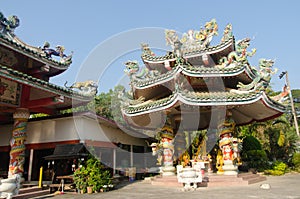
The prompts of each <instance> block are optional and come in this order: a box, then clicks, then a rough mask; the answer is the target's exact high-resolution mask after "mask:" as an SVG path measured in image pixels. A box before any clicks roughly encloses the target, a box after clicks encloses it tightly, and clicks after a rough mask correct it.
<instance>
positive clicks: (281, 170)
mask: <svg viewBox="0 0 300 199" xmlns="http://www.w3.org/2000/svg"><path fill="white" fill-rule="evenodd" d="M286 169H287V165H286V164H285V163H284V162H281V161H276V162H275V163H274V164H273V166H272V169H269V170H265V171H264V173H265V174H266V175H275V176H279V175H283V174H285V171H286Z"/></svg>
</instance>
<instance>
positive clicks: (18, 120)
mask: <svg viewBox="0 0 300 199" xmlns="http://www.w3.org/2000/svg"><path fill="white" fill-rule="evenodd" d="M29 116H30V113H29V111H28V109H24V108H18V109H17V110H16V111H15V113H14V114H13V118H14V126H13V131H12V138H11V140H10V146H11V150H10V153H9V154H10V161H9V170H8V177H12V176H13V175H14V174H20V175H21V176H23V173H24V168H23V166H24V162H25V149H26V147H25V140H26V127H27V120H28V118H29Z"/></svg>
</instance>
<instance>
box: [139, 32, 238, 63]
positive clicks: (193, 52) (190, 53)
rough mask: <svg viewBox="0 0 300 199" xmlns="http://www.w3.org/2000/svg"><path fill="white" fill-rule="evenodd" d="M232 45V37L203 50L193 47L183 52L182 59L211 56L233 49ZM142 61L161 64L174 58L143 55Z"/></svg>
mask: <svg viewBox="0 0 300 199" xmlns="http://www.w3.org/2000/svg"><path fill="white" fill-rule="evenodd" d="M233 45H234V37H231V38H230V39H228V40H227V41H224V42H223V43H220V44H218V45H216V46H208V47H206V48H203V47H201V46H195V47H193V48H190V49H189V50H183V57H184V58H187V59H189V58H192V57H198V56H202V55H203V54H207V55H211V54H215V53H218V52H220V51H223V50H225V49H227V48H230V47H233ZM142 60H143V61H144V63H145V64H163V63H164V62H165V61H166V60H168V61H174V60H175V57H174V55H173V54H169V55H164V56H152V55H149V54H143V55H142Z"/></svg>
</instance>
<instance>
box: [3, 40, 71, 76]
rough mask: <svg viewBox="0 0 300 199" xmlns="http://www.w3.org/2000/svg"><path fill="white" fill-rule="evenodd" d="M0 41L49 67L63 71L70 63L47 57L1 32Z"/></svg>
mask: <svg viewBox="0 0 300 199" xmlns="http://www.w3.org/2000/svg"><path fill="white" fill-rule="evenodd" d="M0 41H1V45H3V46H5V47H7V48H9V49H11V50H13V51H16V52H18V53H20V54H23V55H25V56H27V57H30V58H31V59H34V60H36V61H38V62H41V63H44V64H47V65H48V66H50V67H53V68H55V69H57V70H62V71H65V70H66V69H68V67H69V66H70V64H71V63H68V64H66V63H62V62H59V61H56V60H54V59H52V58H47V57H46V56H45V55H43V54H41V53H40V52H37V51H36V50H33V49H31V48H29V47H27V46H25V45H23V44H21V43H19V42H16V41H14V40H12V39H9V38H7V37H4V36H3V35H2V34H0Z"/></svg>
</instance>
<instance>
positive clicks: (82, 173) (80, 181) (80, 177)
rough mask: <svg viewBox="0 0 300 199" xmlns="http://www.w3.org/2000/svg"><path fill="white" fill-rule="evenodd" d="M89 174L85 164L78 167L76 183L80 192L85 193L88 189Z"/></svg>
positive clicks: (75, 175)
mask: <svg viewBox="0 0 300 199" xmlns="http://www.w3.org/2000/svg"><path fill="white" fill-rule="evenodd" d="M87 176H88V172H87V170H86V168H85V167H84V166H82V167H80V168H78V169H77V170H76V171H75V172H74V183H75V185H76V189H77V190H78V192H80V193H85V192H86V189H87Z"/></svg>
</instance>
